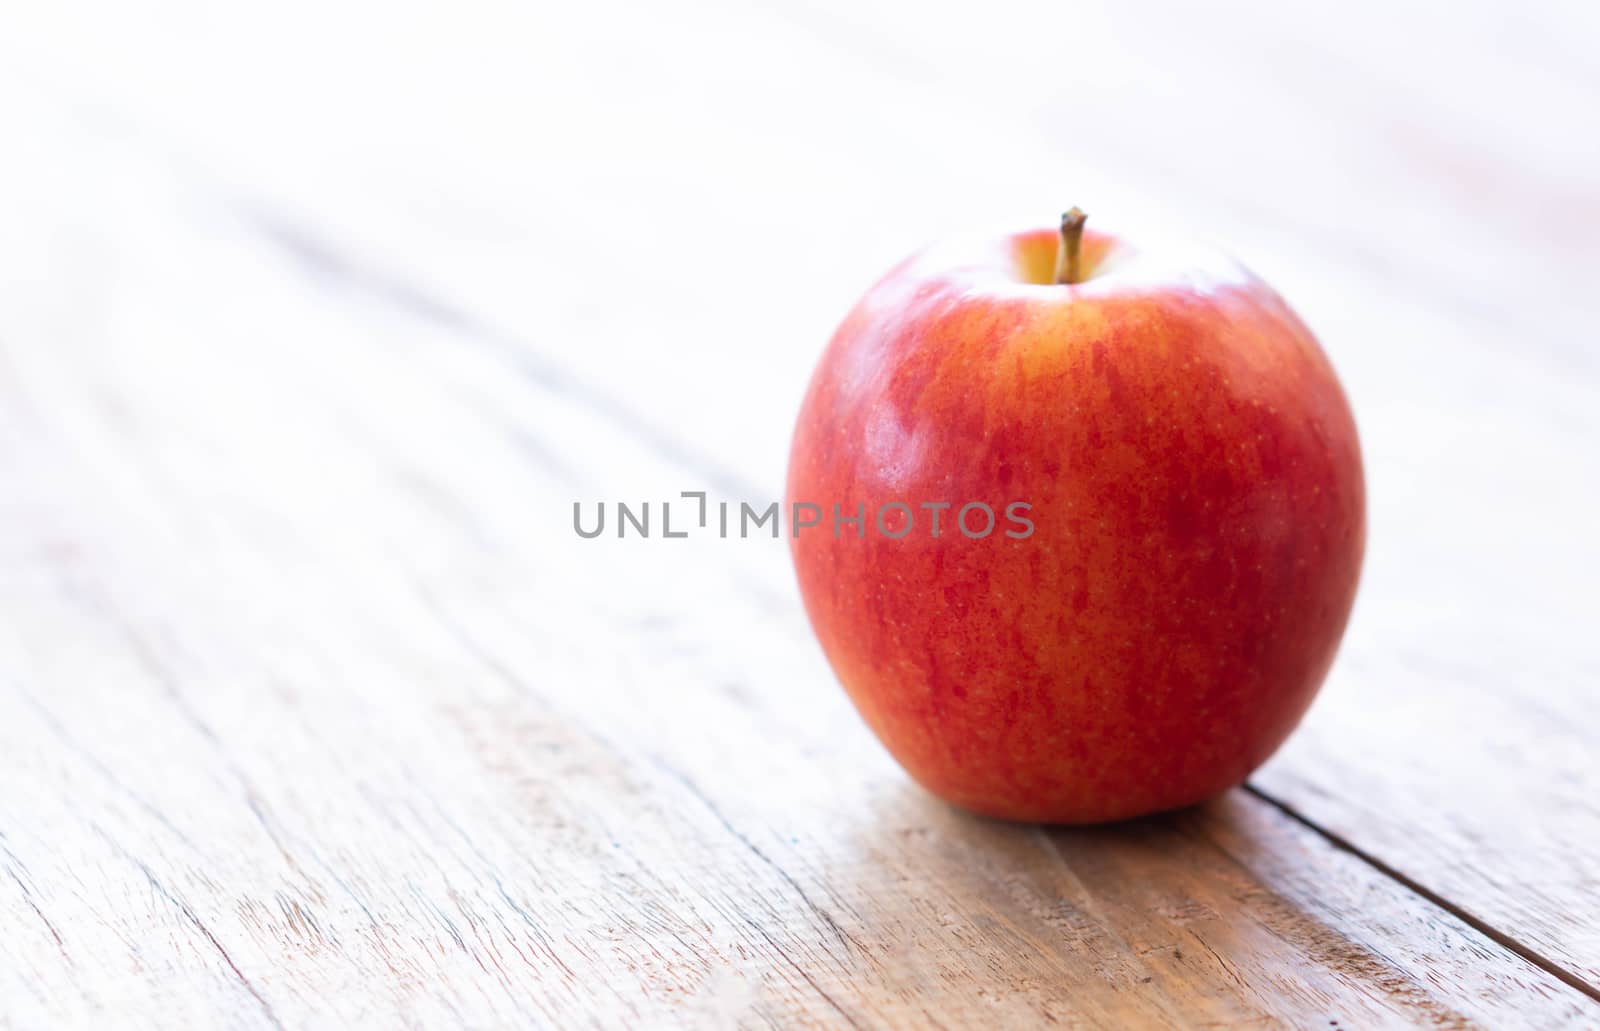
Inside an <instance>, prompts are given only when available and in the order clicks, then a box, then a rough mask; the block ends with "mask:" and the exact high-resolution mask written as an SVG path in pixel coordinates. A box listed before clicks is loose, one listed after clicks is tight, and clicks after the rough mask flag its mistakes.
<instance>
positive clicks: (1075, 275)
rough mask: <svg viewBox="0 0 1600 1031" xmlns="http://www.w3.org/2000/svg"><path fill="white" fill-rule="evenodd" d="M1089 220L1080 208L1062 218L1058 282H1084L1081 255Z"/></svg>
mask: <svg viewBox="0 0 1600 1031" xmlns="http://www.w3.org/2000/svg"><path fill="white" fill-rule="evenodd" d="M1088 220H1089V216H1088V215H1085V214H1084V213H1083V211H1082V209H1080V208H1073V209H1072V210H1071V211H1069V212H1067V213H1066V214H1065V215H1062V216H1061V240H1060V242H1059V243H1058V244H1057V246H1056V282H1057V283H1065V284H1069V285H1070V284H1072V283H1078V282H1082V280H1083V277H1082V276H1081V275H1079V271H1080V270H1079V264H1080V263H1079V255H1080V253H1081V252H1082V250H1083V224H1084V223H1085V222H1087V221H1088Z"/></svg>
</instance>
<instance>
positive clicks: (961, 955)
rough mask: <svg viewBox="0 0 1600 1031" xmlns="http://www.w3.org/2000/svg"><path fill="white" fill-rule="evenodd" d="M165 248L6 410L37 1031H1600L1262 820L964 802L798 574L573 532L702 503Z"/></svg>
mask: <svg viewBox="0 0 1600 1031" xmlns="http://www.w3.org/2000/svg"><path fill="white" fill-rule="evenodd" d="M118 170H119V171H127V172H129V173H130V174H129V177H128V179H127V180H126V181H130V182H133V181H136V179H137V176H136V173H134V172H133V170H132V169H118ZM125 203H128V204H129V205H130V207H129V208H127V209H124V210H125V211H128V212H129V214H130V217H132V218H133V219H134V220H135V221H137V222H138V225H136V226H132V227H129V225H128V223H126V222H124V223H122V225H123V229H122V231H121V234H120V235H118V236H117V237H115V238H113V239H106V240H97V239H94V238H93V237H83V238H79V239H78V240H77V241H76V242H75V243H74V244H73V245H72V248H71V253H72V254H73V255H74V256H75V260H76V261H83V262H96V261H98V262H102V263H103V264H102V265H101V267H102V268H104V269H107V270H108V278H107V280H106V281H105V286H106V289H105V291H104V292H103V293H102V294H101V295H100V297H99V299H98V302H97V304H96V306H95V307H94V308H93V309H92V312H93V318H92V323H91V325H92V326H110V327H114V328H113V329H112V330H110V331H102V330H94V329H88V330H81V331H79V332H73V331H72V330H71V326H72V322H71V316H70V314H67V313H63V312H62V311H59V310H57V311H51V310H49V306H48V305H47V304H42V303H39V302H36V301H28V300H23V299H18V300H15V301H13V302H12V303H10V304H8V305H7V306H6V308H5V323H4V332H3V334H0V338H3V339H5V340H7V341H11V340H18V339H22V340H31V341H40V342H41V345H38V346H14V345H8V346H7V347H6V348H5V350H4V352H3V353H4V355H5V368H6V369H7V375H6V377H5V380H4V384H5V388H4V392H3V398H4V404H3V405H0V411H4V413H5V434H4V438H3V439H4V440H5V441H6V442H7V447H6V450H5V457H4V477H5V480H6V482H8V483H11V484H14V485H17V488H18V489H17V490H16V491H15V492H13V493H12V494H11V495H10V503H9V504H8V508H7V513H6V526H7V529H8V532H7V535H6V539H7V541H8V545H9V546H8V553H7V556H6V557H7V561H6V566H5V568H6V570H7V575H6V576H5V578H4V581H3V584H4V588H3V589H4V593H3V595H0V607H3V609H4V611H5V612H6V613H7V615H8V618H7V620H6V622H5V624H4V638H3V641H4V646H3V647H0V656H3V661H4V665H3V666H0V683H3V685H4V690H3V691H0V699H3V701H0V704H3V706H4V709H3V712H4V718H3V719H0V728H3V730H0V734H3V741H0V750H3V754H5V755H6V756H7V758H8V774H7V777H6V782H5V791H4V793H3V795H0V798H3V800H4V808H3V810H0V828H3V829H0V833H3V834H4V835H5V839H4V845H5V851H4V854H3V856H4V867H5V869H6V872H7V878H6V882H5V883H4V886H3V888H0V899H3V900H4V903H3V904H4V906H5V918H6V919H5V926H6V927H7V928H8V929H9V930H8V932H7V934H6V935H5V936H4V938H3V939H0V941H3V942H4V946H5V948H6V954H7V962H6V963H5V964H4V968H5V969H6V970H8V971H9V972H10V979H9V981H8V982H7V984H6V988H5V994H4V996H3V997H4V998H5V1000H6V1003H7V1012H8V1015H9V1017H10V1019H12V1020H13V1021H14V1022H16V1023H17V1024H19V1025H23V1026H27V1025H33V1024H41V1025H43V1024H56V1023H66V1022H84V1023H90V1022H95V1021H98V1020H104V1019H108V1018H110V1017H111V1016H112V1015H113V1014H115V1015H118V1016H120V1017H125V1018H128V1019H129V1020H130V1021H131V1022H136V1023H149V1024H157V1023H161V1024H166V1023H175V1022H184V1023H191V1022H192V1023H201V1024H210V1023H216V1022H218V1021H227V1022H237V1023H240V1024H244V1025H266V1026H302V1025H305V1024H314V1023H320V1022H328V1021H332V1022H336V1023H347V1022H380V1023H390V1022H395V1021H404V1022H413V1023H418V1024H431V1023H446V1022H448V1023H468V1024H485V1023H508V1024H524V1023H525V1024H531V1025H535V1026H561V1027H569V1026H576V1025H586V1024H592V1025H595V1026H620V1025H637V1024H642V1023H643V1024H649V1023H655V1022H659V1021H670V1022H673V1023H677V1024H683V1025H696V1024H701V1023H706V1024H716V1023H719V1022H720V1023H726V1024H740V1025H760V1024H772V1025H775V1026H962V1025H971V1024H979V1025H990V1024H998V1025H1003V1026H1014V1025H1027V1024H1049V1023H1060V1024H1063V1025H1066V1026H1127V1025H1129V1024H1139V1025H1149V1026H1173V1027H1178V1026H1195V1025H1201V1024H1206V1023H1225V1024H1229V1025H1234V1024H1249V1023H1269V1024H1270V1023H1280V1022H1290V1023H1294V1024H1299V1025H1301V1026H1310V1025H1313V1024H1318V1025H1321V1024H1331V1023H1334V1022H1337V1023H1339V1024H1341V1025H1343V1026H1372V1025H1374V1024H1381V1023H1385V1022H1390V1021H1408V1022H1414V1023H1428V1024H1434V1025H1456V1024H1465V1023H1483V1024H1492V1025H1495V1026H1511V1025H1515V1024H1519V1023H1525V1024H1528V1025H1530V1026H1531V1025H1539V1026H1551V1025H1554V1024H1560V1023H1564V1022H1577V1021H1579V1020H1581V1019H1583V1018H1584V1016H1585V1014H1589V1015H1592V1011H1591V1010H1589V1009H1587V1008H1586V1007H1585V1003H1586V1001H1587V1000H1584V999H1583V998H1582V997H1581V996H1580V995H1578V994H1577V993H1574V992H1572V991H1570V990H1569V989H1567V988H1566V987H1565V986H1563V985H1561V984H1559V983H1558V982H1556V981H1555V980H1554V979H1553V978H1551V977H1549V976H1548V975H1546V974H1545V973H1544V972H1542V971H1540V970H1538V969H1536V968H1534V967H1531V966H1529V965H1527V964H1525V963H1523V962H1521V961H1520V960H1518V959H1517V958H1516V957H1514V956H1512V955H1511V954H1509V953H1507V952H1506V951H1505V950H1503V949H1500V948H1498V947H1497V946H1495V945H1493V944H1492V943H1489V942H1487V941H1485V940H1484V939H1483V938H1482V937H1481V936H1479V935H1476V934H1474V933H1473V932H1472V931H1470V929H1468V928H1466V927H1464V926H1462V925H1461V924H1460V923H1458V922H1457V921H1455V920H1453V919H1451V918H1450V917H1448V916H1447V915H1445V914H1443V913H1441V912H1440V911H1438V910H1437V909H1436V908H1434V907H1432V906H1430V905H1429V904H1427V903H1426V902H1424V901H1422V900H1420V899H1418V898H1416V897H1415V896H1413V895H1411V894H1410V893H1408V892H1406V891H1405V890H1403V889H1400V888H1399V887H1398V886H1396V885H1394V884H1393V883H1392V882H1389V881H1387V880H1385V879H1384V878H1383V877H1381V876H1380V875H1378V874H1376V873H1375V872H1374V871H1373V870H1372V869H1371V868H1370V867H1368V866H1367V865H1366V864H1364V863H1362V862H1361V861H1359V860H1358V859H1356V858H1354V857H1352V856H1350V855H1347V854H1344V853H1341V852H1338V851H1337V850H1335V849H1333V848H1332V847H1330V846H1329V845H1327V844H1326V843H1325V842H1324V841H1322V840H1321V839H1320V838H1319V837H1317V836H1316V835H1315V834H1312V833H1311V832H1309V831H1307V830H1305V829H1304V828H1302V827H1300V826H1299V825H1297V824H1296V823H1294V822H1293V821H1291V820H1289V819H1287V818H1286V817H1284V816H1282V815H1281V814H1279V813H1277V812H1276V811H1274V810H1272V809H1271V808H1270V807H1267V806H1264V805H1263V804H1261V803H1259V802H1258V801H1256V800H1254V799H1253V798H1251V797H1249V796H1247V795H1234V796H1230V797H1229V798H1228V799H1225V800H1223V801H1222V802H1220V803H1218V804H1217V805H1215V806H1213V807H1210V808H1208V809H1204V810H1200V811H1197V812H1192V813H1186V814H1181V815H1178V816H1174V817H1169V818H1164V819H1159V820H1152V821H1145V822H1141V823H1136V824H1132V825H1128V826H1124V827H1118V828H1109V829H1104V830H1089V831H1074V832H1048V833H1046V832H1041V831H1038V830H1034V829H1030V828H1025V827H1014V826H1006V825H1001V824H994V823H986V822H982V821H978V820H974V819H970V818H967V817H963V816H960V815H958V814H955V813H953V812H951V811H949V810H947V809H945V808H944V807H942V806H940V805H939V804H937V803H935V802H932V801H931V800H929V799H928V798H927V797H925V796H923V795H921V794H920V793H919V792H917V791H916V790H915V789H913V788H911V787H909V786H908V785H907V784H906V783H905V782H904V780H903V778H902V777H901V775H900V774H899V773H898V772H897V771H896V770H894V769H893V768H892V766H891V765H890V764H889V762H888V761H887V760H886V759H885V758H884V757H883V756H882V755H881V754H880V752H879V751H878V749H877V747H876V746H875V745H874V744H873V743H872V742H871V741H870V739H869V738H868V737H867V735H866V733H865V732H864V731H863V730H862V729H860V728H859V727H858V726H857V724H856V721H855V719H854V717H853V715H852V714H851V713H850V712H849V711H848V708H847V706H846V704H845V703H844V701H843V700H842V697H841V696H840V694H839V692H838V691H837V690H836V689H835V688H834V686H833V685H832V683H831V681H830V679H829V677H828V675H827V672H826V670H825V669H824V668H823V666H822V664H821V662H820V661H819V659H818V657H817V656H816V654H815V648H814V646H813V645H812V643H811V642H810V641H809V636H808V633H807V631H806V629H805V627H804V625H803V622H802V620H801V617H800V615H799V613H798V611H797V609H796V607H795V606H794V605H793V603H792V602H791V601H790V600H789V599H788V597H787V595H786V594H785V593H783V592H781V591H779V590H778V589H777V588H776V587H775V585H776V584H778V583H779V582H781V581H782V580H783V579H784V578H785V577H786V575H787V574H786V572H785V570H784V568H783V565H784V555H783V545H782V542H781V541H773V540H770V539H769V540H760V541H755V540H752V541H716V540H710V541H701V540H691V541H685V542H672V543H670V544H669V543H667V542H664V541H660V540H651V541H638V540H630V541H617V540H614V539H613V540H605V541H594V542H585V541H579V540H577V538H576V537H575V536H574V535H573V534H572V533H571V532H570V529H569V528H568V527H566V526H564V525H559V524H558V521H559V523H564V522H565V520H566V518H567V516H568V513H567V512H566V511H565V508H566V506H565V504H561V505H560V506H559V508H560V509H561V510H560V511H559V512H558V514H557V516H556V519H550V518H549V517H548V516H547V513H548V512H549V510H550V509H551V507H552V501H555V500H560V501H563V502H564V501H565V499H566V497H567V496H568V495H571V494H577V495H578V496H585V495H587V494H589V493H590V492H592V491H600V492H603V491H604V489H605V488H606V487H607V486H611V487H615V486H618V485H621V484H624V483H627V484H642V485H649V486H651V487H654V486H656V485H660V486H662V487H664V486H665V485H667V484H677V485H687V482H688V481H686V480H685V478H686V477H693V476H695V475H696V474H697V470H695V469H693V468H691V467H685V466H682V465H679V464H676V463H673V462H671V461H667V460H663V459H662V458H659V457H656V456H651V455H649V454H648V453H646V452H645V451H644V450H643V449H641V448H640V447H639V446H638V445H637V443H636V442H635V441H634V439H633V437H634V433H633V431H632V429H631V428H630V427H628V426H627V425H626V424H621V425H619V424H618V422H617V421H616V420H612V419H608V418H606V417H605V416H604V415H603V414H596V413H595V412H594V411H593V409H592V407H591V406H589V405H587V404H586V403H584V402H583V401H582V400H581V399H574V398H572V397H571V396H569V395H568V394H567V393H566V392H565V391H563V390H561V389H559V388H552V386H551V385H550V384H548V383H545V382H542V381H541V380H540V378H539V377H537V376H531V375H513V376H508V375H506V372H505V369H504V366H503V364H502V362H501V360H500V358H499V356H498V355H497V354H495V353H492V352H487V351H485V350H482V349H480V348H477V347H474V346H472V345H473V341H472V340H471V339H470V332H469V331H467V330H464V329H460V328H454V327H446V326H441V325H438V324H437V323H436V321H434V322H430V320H429V319H426V318H420V317H419V316H418V314H417V309H416V306H415V305H403V304H396V303H394V302H393V300H392V298H385V297H382V296H374V295H372V294H370V293H366V292H362V291H352V290H350V289H348V283H347V282H346V281H343V280H341V279H339V278H337V277H328V276H325V275H323V276H319V275H317V274H315V273H314V271H313V270H311V269H309V268H308V267H307V266H306V265H305V264H304V263H303V262H297V261H294V260H292V259H289V258H286V257H285V256H284V255H283V254H282V253H281V252H278V251H275V250H273V249H272V248H270V247H264V246H263V244H262V243H261V241H260V239H259V238H258V236H257V235H256V234H255V233H254V232H253V231H252V230H251V228H250V227H249V226H248V225H235V227H234V228H233V229H232V230H231V231H223V230H219V227H218V226H217V225H215V224H212V223H210V222H208V220H207V219H206V218H205V217H203V216H202V217H198V218H192V217H190V216H186V214H185V213H184V211H183V208H182V205H181V203H177V204H174V203H163V201H162V198H161V195H160V192H159V190H151V191H150V192H148V193H146V192H144V190H143V189H142V188H141V189H140V191H139V192H138V193H137V194H136V195H135V196H134V197H132V198H131V199H129V200H128V201H126V202H125ZM100 214H104V213H100ZM114 221H115V220H113V222H114ZM94 224H97V225H98V224H102V223H100V222H99V220H98V219H97V220H96V221H95V223H94ZM105 224H111V223H105ZM63 260H65V259H64V258H63ZM80 267H82V266H80ZM72 310H76V311H82V310H84V309H81V308H74V309H72ZM52 327H54V329H53V330H52ZM223 342H225V343H226V346H221V344H222V343H223ZM576 441H581V442H582V449H581V451H579V450H577V449H575V448H574V447H573V446H572V444H573V442H576ZM680 543H681V544H682V545H683V546H682V547H681V548H679V547H677V546H676V545H678V544H680ZM738 547H745V550H743V551H742V552H741V551H739V550H736V549H737V548H738Z"/></svg>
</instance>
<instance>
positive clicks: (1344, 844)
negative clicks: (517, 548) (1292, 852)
mask: <svg viewBox="0 0 1600 1031" xmlns="http://www.w3.org/2000/svg"><path fill="white" fill-rule="evenodd" d="M1243 789H1244V790H1245V791H1247V792H1249V793H1250V794H1252V795H1254V796H1255V797H1256V798H1259V799H1261V801H1263V802H1265V803H1266V804H1267V805H1270V806H1272V807H1273V808H1274V809H1276V810H1278V811H1279V812H1280V813H1282V814H1283V815H1285V816H1287V817H1288V818H1289V819H1291V820H1293V821H1294V822H1296V823H1298V824H1300V825H1301V826H1302V827H1304V828H1306V829H1307V830H1309V831H1311V832H1312V833H1314V834H1316V835H1317V836H1318V837H1320V838H1321V839H1322V840H1324V841H1326V842H1327V843H1328V844H1330V845H1332V846H1333V847H1334V848H1336V849H1339V850H1340V851H1341V852H1348V853H1349V854H1350V855H1352V856H1355V857H1356V858H1357V859H1359V860H1361V861H1362V862H1363V863H1366V864H1367V865H1368V866H1370V867H1371V868H1372V869H1373V870H1375V871H1377V872H1378V873H1379V874H1381V875H1383V876H1384V877H1387V878H1388V879H1389V880H1391V881H1394V882H1395V883H1396V884H1398V885H1400V886H1401V887H1402V888H1405V889H1406V890H1407V891H1409V892H1411V893H1412V894H1413V895H1416V896H1418V897H1420V898H1423V899H1426V900H1427V901H1428V902H1430V903H1432V904H1433V905H1435V906H1437V907H1439V908H1440V909H1442V910H1444V911H1445V912H1446V913H1449V914H1450V915H1451V916H1453V917H1455V918H1456V919H1457V920H1460V921H1461V922H1462V923H1464V924H1466V925H1467V926H1468V927H1470V928H1472V929H1473V930H1474V931H1477V932H1478V933H1479V934H1481V935H1483V936H1484V937H1485V938H1488V939H1489V940H1490V941H1492V942H1494V943H1495V944H1496V945H1499V946H1501V947H1502V948H1504V949H1507V950H1509V951H1511V952H1514V953H1516V954H1517V955H1518V956H1521V957H1522V958H1523V959H1524V960H1526V961H1527V962H1529V963H1531V964H1532V965H1533V966H1536V967H1538V968H1539V969H1540V970H1543V971H1544V972H1545V973H1547V974H1549V975H1550V976H1551V977H1553V978H1555V979H1556V980H1558V981H1560V982H1561V983H1562V984H1564V985H1566V986H1567V987H1569V988H1572V989H1574V990H1576V991H1579V992H1582V993H1583V994H1584V995H1587V996H1588V997H1589V998H1591V999H1593V1000H1595V1001H1596V1002H1600V988H1597V987H1596V986H1595V985H1592V984H1590V983H1589V982H1588V981H1586V980H1584V979H1583V978H1582V977H1580V976H1579V975H1578V974H1576V973H1574V972H1573V971H1571V970H1568V969H1567V968H1566V967H1563V966H1562V965H1561V964H1559V963H1557V962H1555V961H1554V960H1552V959H1550V958H1549V957H1547V956H1545V955H1543V954H1541V953H1540V952H1538V951H1537V950H1535V949H1533V948H1530V947H1529V946H1527V945H1525V944H1523V943H1522V942H1520V941H1518V940H1517V939H1515V938H1513V937H1512V936H1511V935H1509V934H1506V933H1505V932H1504V931H1501V930H1500V929H1499V928H1497V927H1495V926H1493V925H1492V924H1490V923H1488V922H1486V921H1484V920H1481V919H1479V918H1478V917H1476V916H1474V915H1473V914H1472V913H1471V912H1469V911H1468V910H1466V909H1464V908H1462V907H1461V906H1458V905H1456V904H1455V903H1454V902H1451V901H1450V900H1449V899H1447V898H1445V897H1444V896H1443V895H1440V894H1439V893H1438V892H1436V891H1433V890H1432V889H1430V888H1429V887H1428V886H1427V885H1425V884H1422V883H1421V882H1419V881H1417V880H1416V879H1414V878H1411V877H1408V876H1406V875H1405V874H1403V873H1401V872H1400V871H1399V870H1396V869H1395V868H1394V867H1392V866H1390V865H1389V864H1388V863H1385V862H1384V861H1383V860H1381V859H1379V858H1378V857H1377V856H1375V855H1373V854H1372V853H1371V852H1368V851H1367V850H1366V849H1364V848H1361V847H1359V846H1357V845H1356V844H1355V843H1354V842H1352V841H1350V840H1349V839H1348V838H1345V837H1343V836H1341V835H1339V834H1335V833H1334V832H1333V831H1331V830H1329V829H1328V828H1326V827H1323V826H1322V825H1321V824H1318V823H1317V822H1316V821H1314V820H1312V819H1310V818H1308V817H1307V816H1305V815H1304V814H1303V813H1301V812H1300V811H1299V810H1298V809H1296V808H1295V807H1294V806H1292V805H1290V804H1288V803H1287V802H1284V801H1281V800H1279V799H1277V798H1274V797H1273V796H1272V795H1270V794H1268V793H1267V792H1265V791H1263V790H1262V789H1261V788H1258V787H1256V786H1255V784H1253V783H1250V782H1248V781H1247V782H1246V783H1245V784H1244V785H1243Z"/></svg>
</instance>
